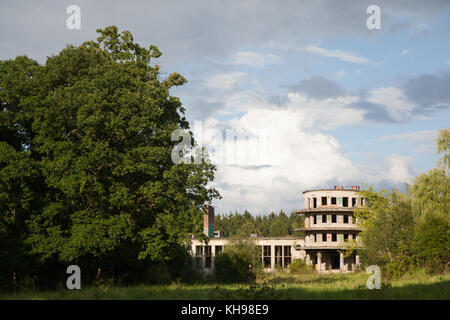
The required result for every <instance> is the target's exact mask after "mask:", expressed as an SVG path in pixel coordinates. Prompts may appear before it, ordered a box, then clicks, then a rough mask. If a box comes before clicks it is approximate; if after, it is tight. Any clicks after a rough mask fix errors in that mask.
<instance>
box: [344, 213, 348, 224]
mask: <svg viewBox="0 0 450 320" xmlns="http://www.w3.org/2000/svg"><path fill="white" fill-rule="evenodd" d="M344 223H348V215H344Z"/></svg>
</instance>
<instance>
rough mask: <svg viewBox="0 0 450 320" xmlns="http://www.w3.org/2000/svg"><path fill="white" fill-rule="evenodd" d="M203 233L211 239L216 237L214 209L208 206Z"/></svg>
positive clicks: (204, 217)
mask: <svg viewBox="0 0 450 320" xmlns="http://www.w3.org/2000/svg"><path fill="white" fill-rule="evenodd" d="M203 233H204V234H205V235H206V236H207V237H210V238H213V237H214V207H213V206H211V205H209V204H207V205H206V206H205V214H204V215H203Z"/></svg>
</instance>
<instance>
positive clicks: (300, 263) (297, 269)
mask: <svg viewBox="0 0 450 320" xmlns="http://www.w3.org/2000/svg"><path fill="white" fill-rule="evenodd" d="M311 272H314V270H313V267H312V266H311V265H307V264H306V262H305V261H304V260H302V259H295V260H293V261H292V262H291V263H290V264H289V273H292V274H302V273H311Z"/></svg>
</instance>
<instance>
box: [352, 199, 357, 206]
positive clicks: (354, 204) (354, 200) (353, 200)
mask: <svg viewBox="0 0 450 320" xmlns="http://www.w3.org/2000/svg"><path fill="white" fill-rule="evenodd" d="M352 207H356V198H352Z"/></svg>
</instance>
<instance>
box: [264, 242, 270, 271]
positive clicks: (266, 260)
mask: <svg viewBox="0 0 450 320" xmlns="http://www.w3.org/2000/svg"><path fill="white" fill-rule="evenodd" d="M271 256H272V253H271V247H270V246H264V255H263V261H264V267H265V268H270V262H271V261H270V260H271Z"/></svg>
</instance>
